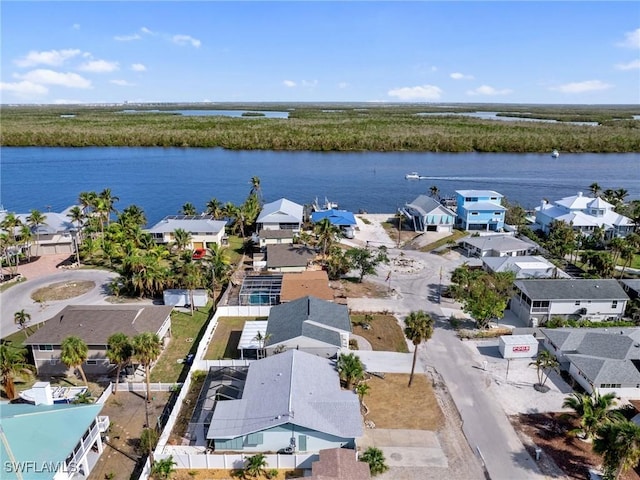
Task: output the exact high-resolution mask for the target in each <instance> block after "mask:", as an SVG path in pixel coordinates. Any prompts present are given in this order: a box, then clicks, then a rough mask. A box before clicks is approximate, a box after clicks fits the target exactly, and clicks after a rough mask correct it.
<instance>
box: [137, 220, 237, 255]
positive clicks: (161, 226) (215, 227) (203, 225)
mask: <svg viewBox="0 0 640 480" xmlns="http://www.w3.org/2000/svg"><path fill="white" fill-rule="evenodd" d="M226 225H227V222H225V221H223V220H214V218H213V217H212V216H210V215H169V216H166V217H164V218H163V219H162V220H160V221H159V222H158V223H156V224H155V225H154V226H153V227H151V228H150V229H148V230H146V231H147V232H149V233H150V234H151V236H152V237H153V239H154V240H155V242H156V243H163V244H167V245H170V244H172V243H173V242H175V231H176V230H177V229H181V230H184V231H185V232H188V233H189V235H190V237H191V243H190V245H189V247H188V248H189V249H190V250H203V249H205V248H211V247H212V246H213V245H225V244H226V242H227V237H226V236H225V227H226Z"/></svg>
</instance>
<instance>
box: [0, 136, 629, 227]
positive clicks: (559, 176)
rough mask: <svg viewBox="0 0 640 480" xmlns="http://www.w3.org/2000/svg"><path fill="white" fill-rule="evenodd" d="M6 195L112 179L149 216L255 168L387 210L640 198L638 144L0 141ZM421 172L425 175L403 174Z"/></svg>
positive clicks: (50, 201) (25, 204) (12, 206)
mask: <svg viewBox="0 0 640 480" xmlns="http://www.w3.org/2000/svg"><path fill="white" fill-rule="evenodd" d="M1 153H2V158H1V170H0V173H1V178H0V203H1V204H2V205H3V206H4V208H6V209H7V210H9V211H13V212H17V213H23V212H28V211H30V210H31V209H38V210H41V211H43V212H46V211H47V210H49V209H50V210H51V211H62V210H63V209H65V208H66V207H67V206H69V205H72V204H74V203H76V202H77V198H78V194H79V193H80V192H82V191H98V192H99V191H100V190H102V189H103V188H106V187H108V188H111V190H112V193H113V194H114V195H116V196H118V197H119V198H120V201H119V202H118V203H117V204H116V205H115V206H116V208H118V209H123V208H125V207H126V206H128V205H131V204H136V205H138V206H140V207H142V208H143V209H144V211H145V213H146V214H147V218H148V220H149V222H150V223H155V222H156V221H158V220H160V219H161V218H162V217H164V216H165V215H171V214H177V213H179V210H180V208H181V206H182V205H183V204H184V203H185V202H192V203H193V204H195V205H196V207H197V208H198V209H199V210H203V209H204V208H205V205H206V202H207V201H208V200H209V199H211V198H212V197H216V198H218V199H219V200H220V201H222V202H227V201H230V202H233V203H240V202H242V201H243V200H244V199H245V198H246V196H247V194H248V193H249V190H250V188H251V185H250V179H251V177H252V176H258V177H260V179H261V186H262V192H263V197H264V200H265V201H267V202H269V201H273V200H276V199H278V198H280V197H286V198H288V199H290V200H292V201H294V202H297V203H302V204H304V203H311V202H312V201H313V200H314V199H315V198H316V197H318V199H319V200H320V201H321V202H322V201H324V198H325V197H327V198H328V199H329V200H331V201H333V202H337V203H339V205H340V207H341V208H345V209H348V210H352V211H355V212H358V211H360V210H364V211H367V212H369V213H387V212H393V211H395V210H396V209H397V208H398V207H399V206H401V205H403V204H404V203H406V202H409V201H411V200H413V199H414V198H415V197H416V196H417V195H419V194H428V192H429V189H430V187H431V186H434V185H435V186H437V187H438V189H439V190H440V193H441V194H442V195H443V196H448V195H453V193H454V191H455V190H464V189H491V190H495V191H497V192H499V193H501V194H503V195H504V196H505V197H507V199H508V200H509V201H511V202H516V203H519V204H520V205H522V206H523V207H525V208H533V207H534V206H536V205H538V204H539V203H540V201H541V200H542V199H543V198H547V199H549V200H557V199H559V198H562V197H565V196H569V195H575V194H576V193H577V192H579V191H583V192H585V193H586V192H588V188H589V185H590V184H592V183H593V182H597V183H598V184H599V185H600V186H601V187H602V188H603V189H606V188H612V189H617V188H625V189H627V190H628V192H629V197H628V199H629V200H631V199H638V198H640V155H638V154H635V153H633V154H589V153H582V154H566V153H561V155H560V157H559V158H556V159H554V158H551V156H550V155H549V154H511V153H502V154H493V153H418V152H390V153H387V152H384V153H382V152H357V153H354V152H348V153H344V152H288V151H287V152H283V151H262V150H252V151H234V150H224V149H219V148H215V149H196V148H128V147H125V148H121V147H118V148H104V147H100V148H41V147H26V148H17V147H7V148H3V149H2V152H1ZM414 171H415V172H418V173H419V174H420V175H422V176H426V177H427V178H426V179H423V180H406V179H405V178H404V176H405V174H406V173H409V172H414Z"/></svg>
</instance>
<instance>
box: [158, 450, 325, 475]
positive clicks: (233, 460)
mask: <svg viewBox="0 0 640 480" xmlns="http://www.w3.org/2000/svg"><path fill="white" fill-rule="evenodd" d="M179 451H180V447H177V448H176V449H175V451H174V449H173V448H171V447H166V448H165V449H164V450H163V453H162V454H156V455H155V459H156V460H162V459H165V458H168V457H169V456H171V457H173V461H174V462H176V465H175V468H176V469H194V470H195V469H210V468H213V469H221V470H233V469H241V468H243V467H244V460H245V457H246V455H242V454H228V453H222V454H219V455H213V454H206V455H205V454H188V453H178V452H179ZM318 458H319V457H318V454H317V453H308V454H297V455H265V460H266V461H267V469H270V468H278V469H283V468H286V469H294V468H311V463H312V462H314V461H316V460H318Z"/></svg>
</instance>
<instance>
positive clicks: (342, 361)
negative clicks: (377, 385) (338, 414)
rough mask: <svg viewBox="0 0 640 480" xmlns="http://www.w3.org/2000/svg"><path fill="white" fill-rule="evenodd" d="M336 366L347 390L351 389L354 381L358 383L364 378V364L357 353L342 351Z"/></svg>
mask: <svg viewBox="0 0 640 480" xmlns="http://www.w3.org/2000/svg"><path fill="white" fill-rule="evenodd" d="M336 367H337V369H338V374H339V375H340V379H341V380H343V381H344V382H345V388H346V389H347V390H351V389H352V388H353V384H354V383H358V382H359V381H360V380H362V378H364V365H362V361H361V360H360V357H358V356H357V355H356V354H355V353H348V354H346V353H341V354H340V355H339V356H338V361H337V364H336Z"/></svg>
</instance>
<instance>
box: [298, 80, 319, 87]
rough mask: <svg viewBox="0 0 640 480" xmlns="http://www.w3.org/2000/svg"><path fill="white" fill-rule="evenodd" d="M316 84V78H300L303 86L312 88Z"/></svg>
mask: <svg viewBox="0 0 640 480" xmlns="http://www.w3.org/2000/svg"><path fill="white" fill-rule="evenodd" d="M317 85H318V80H302V86H303V87H309V88H313V87H315V86H317Z"/></svg>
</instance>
